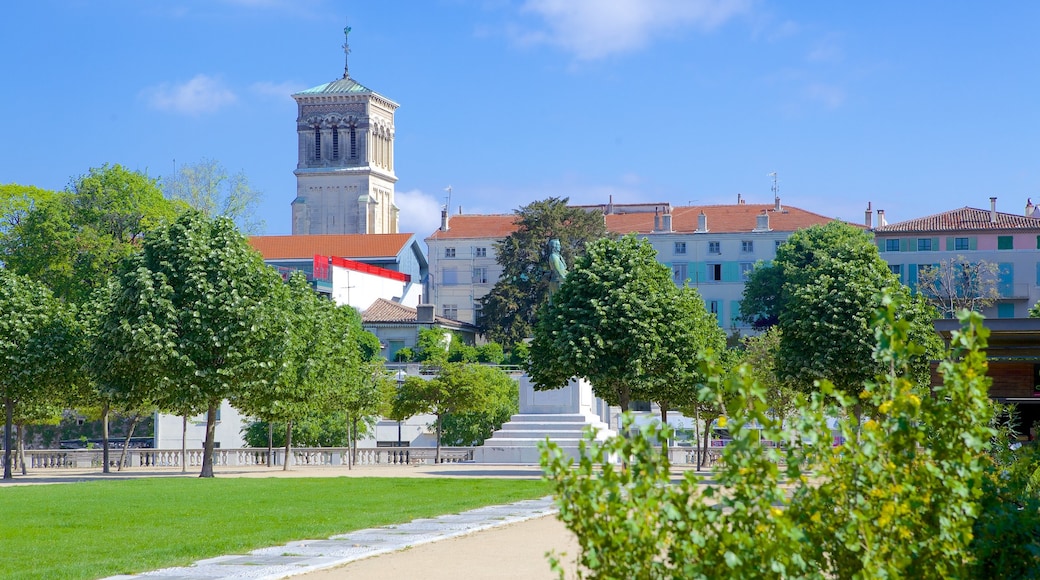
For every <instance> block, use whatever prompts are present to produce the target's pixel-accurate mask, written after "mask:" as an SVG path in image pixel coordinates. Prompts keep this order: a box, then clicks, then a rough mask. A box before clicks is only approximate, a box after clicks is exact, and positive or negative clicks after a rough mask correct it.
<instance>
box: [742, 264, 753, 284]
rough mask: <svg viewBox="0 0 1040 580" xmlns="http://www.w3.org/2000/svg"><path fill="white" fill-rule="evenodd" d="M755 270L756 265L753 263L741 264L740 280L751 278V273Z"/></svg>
mask: <svg viewBox="0 0 1040 580" xmlns="http://www.w3.org/2000/svg"><path fill="white" fill-rule="evenodd" d="M754 270H755V265H754V264H753V263H751V262H741V263H740V279H741V280H747V279H748V278H750V277H751V272H753V271H754Z"/></svg>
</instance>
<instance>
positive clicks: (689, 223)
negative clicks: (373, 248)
mask: <svg viewBox="0 0 1040 580" xmlns="http://www.w3.org/2000/svg"><path fill="white" fill-rule="evenodd" d="M702 211H703V212H704V215H705V216H706V217H707V220H708V231H709V232H710V233H716V234H719V233H741V232H751V231H753V230H754V229H755V227H756V226H757V223H758V221H757V220H758V217H757V216H758V215H760V214H761V213H762V212H763V211H765V212H766V213H767V214H768V215H769V229H771V230H774V231H782V232H793V231H795V230H800V229H803V228H807V227H809V226H813V225H817V224H826V223H829V222H831V221H834V219H835V218H829V217H826V216H823V215H820V214H817V213H813V212H810V211H805V210H803V209H799V208H797V207H783V208H782V209H781V210H780V211H775V207H774V206H773V204H750V203H749V204H731V205H703V206H685V207H673V208H672V231H673V232H676V233H692V232H695V231H696V230H697V220H698V216H699V215H700V213H701V212H702ZM654 215H655V214H654V213H652V212H640V213H615V214H610V215H608V216H606V222H607V229H608V230H610V231H612V232H614V233H617V234H629V233H639V234H649V233H652V232H653V231H654ZM515 219H516V216H515V215H513V214H499V215H466V214H461V215H454V216H451V219H450V221H449V222H448V228H449V229H448V231H446V232H445V231H441V230H437V231H435V232H434V233H433V234H432V235H430V236H429V237H428V238H426V239H427V240H449V239H463V238H504V237H506V236H508V235H509V234H511V233H513V232H514V231H516V228H517V226H516V223H515V222H514V220H515ZM854 225H855V224H854Z"/></svg>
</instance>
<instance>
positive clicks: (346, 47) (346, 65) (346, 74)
mask: <svg viewBox="0 0 1040 580" xmlns="http://www.w3.org/2000/svg"><path fill="white" fill-rule="evenodd" d="M343 78H345V79H348V78H350V27H349V26H344V27H343Z"/></svg>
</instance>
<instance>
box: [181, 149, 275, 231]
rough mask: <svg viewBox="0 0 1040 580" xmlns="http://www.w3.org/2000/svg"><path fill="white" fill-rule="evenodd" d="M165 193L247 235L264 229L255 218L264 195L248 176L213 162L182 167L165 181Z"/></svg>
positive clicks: (208, 160)
mask: <svg viewBox="0 0 1040 580" xmlns="http://www.w3.org/2000/svg"><path fill="white" fill-rule="evenodd" d="M163 191H165V193H166V196H167V197H168V198H169V199H175V200H179V201H181V202H183V203H185V204H187V205H188V206H189V207H191V208H192V209H194V210H196V211H199V212H201V213H202V214H203V215H206V216H208V217H211V218H213V217H218V216H221V217H226V218H229V219H231V220H232V221H234V222H235V224H236V225H238V227H239V229H241V230H242V231H243V232H245V233H247V234H259V233H261V232H263V230H264V222H263V220H259V219H257V217H256V210H257V209H258V208H259V207H260V202H261V201H263V197H264V194H263V193H262V192H260V191H257V190H255V189H253V187H252V186H251V185H250V184H249V178H247V177H246V175H245V173H242V172H241V171H240V172H238V173H235V174H230V173H228V170H227V169H225V168H224V166H223V165H221V164H220V163H219V162H217V161H214V160H212V159H203V160H202V161H199V162H197V163H186V164H184V165H181V166H180V167H179V168H177V173H176V174H175V175H173V176H171V177H167V178H166V179H165V180H163Z"/></svg>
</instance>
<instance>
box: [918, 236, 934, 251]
mask: <svg viewBox="0 0 1040 580" xmlns="http://www.w3.org/2000/svg"><path fill="white" fill-rule="evenodd" d="M917 251H918V252H931V251H932V238H918V239H917Z"/></svg>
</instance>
